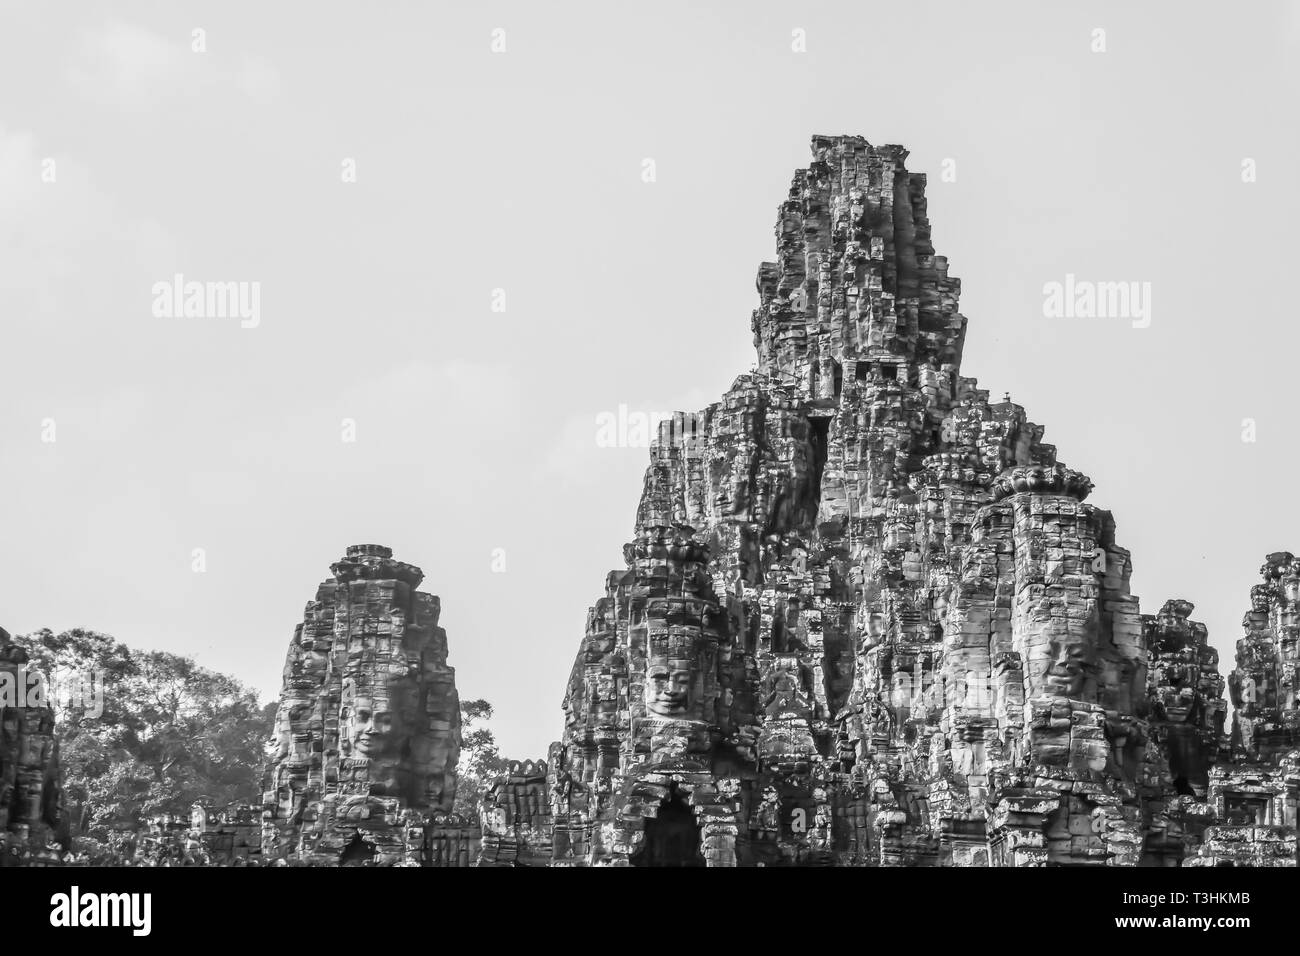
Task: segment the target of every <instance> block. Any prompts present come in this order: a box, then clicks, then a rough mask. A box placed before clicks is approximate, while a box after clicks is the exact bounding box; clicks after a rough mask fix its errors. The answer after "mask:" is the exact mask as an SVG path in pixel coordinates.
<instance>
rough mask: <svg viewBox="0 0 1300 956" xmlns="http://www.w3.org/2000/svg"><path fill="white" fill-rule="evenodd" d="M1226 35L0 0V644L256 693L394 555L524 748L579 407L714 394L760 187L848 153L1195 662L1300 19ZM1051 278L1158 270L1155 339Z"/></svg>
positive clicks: (1139, 277) (1235, 599) (1274, 9)
mask: <svg viewBox="0 0 1300 956" xmlns="http://www.w3.org/2000/svg"><path fill="white" fill-rule="evenodd" d="M805 6H806V8H805ZM1228 9H1229V10H1231V11H1232V12H1231V13H1224V12H1223V11H1222V10H1221V9H1220V8H1218V7H1211V6H1209V5H1198V4H1196V3H1187V2H1179V3H1143V4H1140V5H1139V4H1114V5H1099V4H1088V5H1087V8H1086V9H1084V7H1083V5H1078V4H1050V5H1049V4H1042V3H1037V2H1026V3H1014V4H1012V3H1006V4H996V5H994V4H980V5H977V4H973V3H964V2H963V3H951V4H949V3H935V4H924V3H913V2H908V3H900V2H892V3H869V2H862V0H854V2H845V3H830V2H819V3H815V4H807V5H804V6H801V5H796V4H777V3H739V2H737V3H729V4H724V3H714V4H704V3H700V2H698V0H696V2H689V3H686V2H683V3H654V4H637V5H626V6H618V7H616V6H615V5H612V4H608V3H590V4H579V3H561V2H548V3H539V2H536V0H531V2H524V3H517V4H506V3H474V4H469V3H466V4H461V5H459V6H458V7H457V8H455V9H453V8H452V7H451V6H450V5H449V4H428V3H411V4H401V5H398V4H391V5H390V4H372V5H358V4H354V3H347V4H335V3H328V2H318V3H310V4H308V3H301V4H290V3H284V4H265V3H247V4H242V3H229V2H223V3H203V4H189V3H183V2H168V3H160V4H135V3H115V4H112V5H111V6H110V5H107V4H86V5H84V6H81V7H78V6H76V5H58V6H55V5H50V4H39V3H30V4H13V3H8V2H6V3H4V4H3V16H2V23H0V323H3V327H2V329H0V332H2V335H0V356H3V360H4V361H3V371H2V372H0V382H2V383H3V384H2V386H0V452H2V455H3V457H2V459H0V461H2V462H3V471H2V472H0V476H2V477H0V482H2V486H3V489H4V490H3V493H2V494H0V533H2V534H3V536H4V547H3V549H0V624H3V625H4V626H5V627H7V628H8V629H10V630H11V631H16V632H26V631H30V630H33V629H36V628H38V627H49V628H52V629H55V630H63V629H67V628H71V627H86V628H93V629H95V630H99V631H105V632H108V633H110V634H112V635H113V636H115V637H116V638H118V639H119V640H121V641H124V642H126V643H128V644H131V645H133V646H137V647H143V648H160V649H165V650H169V651H175V652H180V653H185V654H192V655H193V656H194V657H195V658H197V659H198V660H199V661H200V662H201V663H202V664H204V665H207V666H209V667H212V668H216V669H218V670H221V671H226V672H229V673H231V674H233V675H235V676H237V677H239V678H241V679H243V680H245V681H246V682H248V683H250V684H252V685H254V686H255V687H257V688H258V689H259V690H261V691H262V692H263V694H264V695H269V696H271V697H275V696H278V693H279V676H280V669H281V666H282V663H283V659H284V653H285V648H286V646H287V643H288V641H289V639H290V637H291V635H292V633H293V627H294V624H295V623H297V622H298V621H299V620H301V616H302V610H303V605H304V603H305V602H306V601H308V600H309V599H311V598H312V596H313V595H314V593H315V589H316V586H317V584H318V583H319V582H320V581H321V580H323V579H324V578H326V577H327V576H328V574H329V565H330V563H331V562H333V561H335V560H336V559H337V558H338V557H339V556H341V555H342V553H343V551H344V549H345V548H346V546H347V545H349V544H354V543H362V542H367V543H369V542H374V543H381V544H387V545H389V546H391V547H392V548H393V549H394V550H395V552H396V556H397V557H399V558H401V559H403V560H406V561H409V562H412V563H414V564H418V565H419V566H421V567H422V568H423V569H424V571H425V574H426V581H425V585H424V586H425V588H426V589H427V590H430V591H432V592H434V593H436V594H439V595H441V597H442V603H443V621H442V623H443V624H444V626H445V627H446V628H447V632H448V637H449V641H450V648H451V654H450V657H451V663H452V664H453V665H454V666H455V667H456V669H457V674H458V678H457V680H458V684H459V687H460V691H461V695H462V697H487V698H488V699H490V700H491V701H492V702H493V703H494V704H495V705H496V707H497V717H496V719H495V721H494V725H495V727H496V730H497V733H498V736H499V739H500V742H501V743H502V746H503V750H504V752H506V753H507V754H508V755H510V756H516V757H521V758H522V757H525V756H530V755H541V754H543V753H544V749H545V747H546V744H547V743H548V742H549V741H550V740H552V739H555V738H556V737H558V736H559V733H560V730H561V726H562V714H561V711H560V701H561V697H562V695H563V691H564V684H565V679H566V676H567V673H568V669H569V667H570V664H571V663H572V659H573V655H574V653H575V651H576V650H577V647H578V644H579V641H580V640H581V637H582V632H583V624H584V615H585V611H586V608H587V606H588V605H589V604H591V603H592V602H593V601H594V599H596V598H597V597H599V596H600V595H601V593H602V588H603V582H604V576H605V574H606V572H607V571H609V570H610V569H611V568H614V567H618V566H620V565H621V547H622V544H623V542H624V541H626V540H627V539H628V537H629V536H630V534H631V531H632V524H633V518H634V513H635V507H636V502H637V497H638V495H639V492H640V486H641V475H642V472H643V470H644V467H645V463H646V461H647V453H646V450H645V449H644V448H635V447H633V448H603V447H600V446H599V445H598V443H597V441H596V426H595V422H596V416H597V415H598V414H600V413H601V412H616V411H617V409H618V407H619V406H620V405H626V406H627V407H628V409H629V410H630V411H632V412H650V411H671V410H673V409H678V408H685V409H698V408H700V407H701V406H703V405H705V404H707V403H708V402H710V401H713V400H715V399H716V398H717V397H718V396H719V395H720V393H721V392H722V391H724V390H725V389H726V388H727V386H728V385H729V384H730V383H731V381H732V380H733V379H734V378H735V376H736V375H737V374H739V373H741V372H744V371H746V370H747V369H749V367H750V366H751V365H752V364H753V361H754V352H753V347H752V342H751V333H750V328H749V315H750V311H751V310H752V309H753V307H754V306H755V304H756V302H757V297H756V293H755V291H754V275H755V272H756V270H757V268H758V264H759V262H760V261H762V260H763V259H765V258H771V257H772V254H773V247H774V239H773V231H772V227H773V223H774V221H775V216H776V207H777V205H778V203H779V202H780V201H781V200H782V199H783V198H784V197H785V194H786V190H787V188H788V184H789V180H790V176H791V173H792V172H793V170H794V169H795V168H796V167H799V166H805V165H807V162H808V157H809V152H808V142H809V137H810V136H811V135H812V134H813V133H854V134H860V135H863V136H865V137H867V139H868V140H870V141H871V142H873V143H877V144H881V143H902V144H904V145H905V146H907V147H908V148H909V149H910V150H911V159H910V162H909V165H910V167H911V168H912V169H913V170H916V171H922V172H928V173H929V174H930V187H929V213H930V218H931V221H932V223H933V227H934V243H935V246H936V248H937V251H938V252H939V253H940V254H943V255H946V256H947V257H948V258H949V260H950V263H951V268H952V271H953V273H954V274H956V275H958V276H960V277H961V278H962V280H963V295H962V311H963V313H964V314H965V315H967V316H968V317H969V319H970V324H969V331H968V336H967V347H966V359H965V363H964V366H963V371H964V372H965V374H968V375H977V376H979V378H980V382H981V385H982V386H984V387H987V388H989V389H990V390H991V391H993V392H994V394H995V396H996V397H1000V396H1001V394H1002V393H1003V392H1004V391H1010V393H1011V395H1012V398H1013V400H1014V401H1016V402H1019V403H1021V404H1023V405H1025V406H1026V408H1027V409H1028V412H1029V415H1030V417H1031V418H1032V419H1033V420H1034V421H1037V422H1039V423H1041V424H1044V425H1046V427H1047V434H1046V440H1047V441H1050V442H1053V443H1055V444H1056V445H1057V446H1058V447H1059V449H1060V456H1061V458H1062V460H1064V461H1065V462H1066V463H1068V464H1069V465H1071V466H1072V467H1076V468H1079V469H1081V470H1082V471H1084V472H1086V473H1087V474H1089V475H1090V476H1091V477H1092V478H1093V480H1094V481H1095V482H1096V485H1097V490H1096V491H1095V492H1094V495H1093V497H1092V499H1091V500H1092V501H1094V502H1095V503H1096V504H1098V505H1100V506H1102V507H1107V508H1111V509H1112V510H1113V511H1114V512H1115V515H1116V519H1117V521H1118V526H1119V540H1120V543H1121V544H1123V545H1125V546H1126V547H1128V548H1130V549H1131V550H1132V551H1133V555H1134V566H1135V572H1134V576H1133V588H1134V591H1135V593H1137V594H1138V595H1140V597H1141V600H1142V609H1143V611H1144V612H1148V613H1150V612H1154V611H1156V610H1158V609H1159V607H1160V605H1161V604H1162V603H1163V602H1164V601H1165V600H1166V599H1167V598H1170V597H1175V596H1178V597H1185V598H1187V599H1188V600H1191V601H1193V602H1195V604H1196V605H1197V610H1196V613H1195V614H1194V615H1193V616H1194V617H1195V618H1197V619H1200V620H1203V621H1205V622H1206V623H1207V624H1208V626H1209V627H1210V633H1211V638H1212V640H1213V642H1214V644H1215V646H1217V647H1218V648H1219V649H1220V652H1221V654H1222V655H1223V658H1224V665H1225V666H1224V668H1223V669H1224V670H1225V672H1226V670H1227V669H1229V668H1230V667H1231V659H1232V649H1233V647H1234V643H1235V641H1236V638H1237V637H1238V636H1239V634H1240V621H1241V617H1242V614H1243V613H1244V612H1245V611H1246V609H1247V607H1248V603H1249V589H1250V587H1251V585H1252V584H1253V583H1255V581H1256V580H1257V574H1258V568H1259V565H1260V564H1261V563H1262V561H1263V558H1264V555H1265V554H1266V553H1267V552H1269V551H1273V550H1282V549H1286V548H1291V549H1295V550H1300V513H1297V509H1296V508H1295V506H1294V499H1295V493H1294V485H1295V482H1296V481H1297V480H1298V479H1297V476H1298V475H1300V453H1298V451H1297V436H1296V428H1295V418H1296V402H1297V397H1296V390H1295V387H1294V385H1293V379H1294V368H1295V365H1296V351H1297V346H1298V345H1300V333H1297V331H1296V324H1295V323H1296V318H1295V307H1294V301H1293V295H1292V294H1291V293H1292V288H1291V287H1292V284H1293V280H1292V276H1293V275H1294V273H1295V269H1296V261H1297V244H1296V241H1295V234H1296V233H1295V221H1296V219H1297V213H1298V212H1300V210H1298V209H1297V205H1298V203H1297V200H1298V199H1300V187H1298V186H1297V176H1298V175H1300V173H1298V172H1297V171H1298V170H1300V155H1298V150H1297V145H1298V144H1297V135H1298V134H1297V127H1296V122H1295V120H1296V114H1297V111H1296V92H1297V83H1298V80H1300V78H1298V77H1297V75H1296V72H1295V69H1296V68H1295V66H1294V65H1293V64H1294V62H1295V61H1296V54H1297V52H1300V51H1298V50H1297V46H1298V45H1300V21H1298V20H1297V16H1296V8H1295V6H1294V5H1292V6H1290V7H1288V5H1287V4H1284V3H1252V4H1249V5H1239V6H1236V7H1228ZM1247 12H1248V13H1249V14H1250V16H1249V17H1247V16H1245V15H1244V14H1245V13H1247ZM1097 29H1102V30H1104V31H1105V33H1104V44H1105V51H1104V52H1093V47H1094V46H1097V45H1098V42H1097V40H1098V36H1099V35H1098V34H1096V33H1095V32H1094V31H1096V30H1097ZM195 30H202V31H204V32H203V33H202V34H198V35H196V34H195V33H194V31H195ZM494 30H501V31H504V32H503V33H496V34H494V32H493V31H494ZM795 31H803V33H802V37H803V45H804V47H805V50H804V52H798V51H797V50H796V49H794V48H795V47H797V46H799V45H800V34H797V33H795ZM196 37H197V39H196ZM494 43H495V45H496V46H497V47H498V48H500V47H501V45H502V44H503V43H504V51H503V52H494V51H493V45H494ZM196 45H198V46H202V47H203V50H202V52H196V51H195V49H194V48H195V46H196ZM1288 61H1290V62H1288ZM647 159H652V160H653V161H654V165H653V168H654V181H653V182H646V181H645V176H644V175H643V173H644V171H645V169H646V168H647V167H646V164H645V162H644V161H645V160H647ZM48 160H53V162H52V163H50V162H47V161H48ZM945 160H951V161H952V162H951V163H949V164H948V166H947V167H945V165H944V163H945ZM1246 160H1253V168H1254V170H1255V181H1254V182H1245V181H1243V162H1244V161H1246ZM349 161H350V162H351V164H352V165H349ZM945 168H947V169H949V170H955V173H956V177H955V181H943V179H942V178H941V175H940V174H941V172H942V171H943V170H944V169H945ZM350 170H354V171H355V176H354V177H351V176H350ZM349 178H355V181H345V180H347V179H349ZM949 178H951V177H949ZM1247 178H1249V177H1247ZM51 179H52V180H53V181H49V180H51ZM177 273H180V274H182V275H183V276H184V277H185V279H186V280H187V281H191V280H197V281H205V282H208V281H210V282H216V281H231V282H243V283H249V284H250V285H249V286H247V287H246V288H249V289H251V288H252V287H251V283H253V282H257V283H260V286H259V291H260V303H259V305H260V309H259V314H258V322H257V324H256V327H243V326H244V325H247V324H249V323H246V322H241V321H240V318H239V317H238V316H234V317H224V318H223V317H189V318H184V317H172V318H167V317H165V316H160V315H156V314H155V311H157V310H156V309H155V308H154V306H155V292H154V285H155V283H159V282H170V281H172V279H173V276H175V275H176V274H177ZM1067 274H1074V275H1075V276H1076V277H1078V278H1080V279H1086V280H1092V281H1136V282H1149V283H1151V290H1152V291H1151V322H1150V326H1149V327H1147V328H1135V327H1134V326H1133V323H1132V322H1130V321H1127V320H1125V319H1087V318H1047V317H1045V316H1044V308H1043V302H1044V294H1043V287H1044V285H1045V283H1049V282H1054V281H1064V279H1065V276H1066V275H1067ZM494 290H504V296H503V297H502V296H501V295H500V294H499V293H496V292H494ZM494 295H495V296H496V297H495V299H494ZM494 303H495V304H496V305H497V306H498V307H500V306H501V305H502V304H503V303H504V311H494V309H493V305H494ZM1247 418H1249V419H1253V420H1254V422H1255V428H1256V440H1255V441H1254V442H1248V441H1243V440H1242V436H1243V419H1247ZM344 419H350V420H352V421H353V422H354V423H355V439H356V440H355V441H351V442H349V441H344V440H343V439H344V437H345V436H344V427H345V426H344V424H343V422H344ZM51 426H53V428H52V430H51ZM51 437H53V438H54V440H53V441H49V440H44V439H48V438H51ZM195 549H203V556H204V559H205V564H206V570H204V571H202V573H199V572H196V571H195V570H194V557H193V556H194V552H195ZM496 549H500V550H499V551H498V550H496ZM502 561H504V570H501V568H502ZM494 564H495V567H494Z"/></svg>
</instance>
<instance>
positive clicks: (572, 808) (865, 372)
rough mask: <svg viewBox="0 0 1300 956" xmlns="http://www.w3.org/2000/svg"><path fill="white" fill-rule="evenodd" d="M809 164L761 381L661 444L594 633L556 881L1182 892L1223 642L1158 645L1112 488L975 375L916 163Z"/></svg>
mask: <svg viewBox="0 0 1300 956" xmlns="http://www.w3.org/2000/svg"><path fill="white" fill-rule="evenodd" d="M812 153H813V158H812V163H811V164H810V165H809V167H808V168H807V169H804V170H800V171H798V172H797V173H796V174H795V177H794V181H793V183H792V185H791V187H790V191H789V194H788V196H787V198H786V199H785V201H784V202H783V203H782V204H781V206H780V209H779V210H778V214H777V222H776V230H775V231H776V258H775V260H774V261H772V262H767V263H763V264H762V265H761V266H760V268H759V270H758V279H757V287H758V295H759V306H758V308H757V309H756V310H755V311H754V314H753V320H752V329H753V334H754V342H755V346H756V348H757V353H758V363H757V366H756V368H755V369H754V370H753V371H751V372H750V373H748V374H745V375H742V376H740V377H739V378H738V379H736V381H735V383H734V384H733V385H732V387H731V389H730V390H729V391H728V392H727V394H726V395H724V396H723V398H722V400H721V401H720V402H718V403H716V404H714V405H711V406H710V407H708V408H706V409H704V410H703V411H702V412H700V413H699V414H698V415H694V416H686V417H682V418H678V419H674V420H671V421H669V422H665V423H664V424H663V425H662V426H661V429H660V434H659V438H658V441H657V442H656V443H655V444H654V445H653V446H652V449H651V461H650V466H649V468H648V470H647V472H646V478H645V486H644V490H643V493H642V496H641V502H640V505H639V507H638V509H637V513H636V514H637V516H636V527H635V532H634V536H633V540H632V541H631V543H629V544H628V546H627V547H626V549H625V556H626V567H625V568H622V569H619V570H617V571H614V572H612V573H611V574H610V576H609V578H608V580H607V582H606V588H605V596H604V597H602V598H601V599H600V600H599V601H598V602H597V603H596V605H595V606H594V607H593V608H592V610H591V612H590V614H589V616H588V621H587V629H586V636H585V637H584V639H583V642H582V645H581V648H580V650H579V653H578V656H577V659H576V661H575V662H574V666H573V670H572V674H571V677H570V680H569V684H568V688H567V691H566V694H565V698H564V712H565V729H564V735H563V738H562V739H561V740H560V741H559V742H558V743H557V744H555V745H553V747H552V748H551V752H550V754H549V755H548V761H547V766H548V768H549V769H548V775H549V786H550V789H551V800H552V819H553V834H552V838H553V840H552V857H553V863H554V864H555V865H570V866H585V865H638V864H644V865H657V866H695V865H708V866H733V865H768V866H772V865H792V864H798V865H841V866H855V865H857V866H862V865H866V866H889V865H913V866H936V865H948V866H954V865H955V866H998V865H1005V866H1021V865H1030V866H1039V865H1109V866H1126V865H1137V864H1138V863H1140V862H1158V863H1162V864H1165V865H1177V864H1178V863H1179V862H1181V860H1182V859H1183V856H1184V855H1185V853H1186V852H1187V848H1186V844H1185V841H1184V838H1183V832H1184V831H1183V830H1182V829H1180V826H1181V825H1180V823H1179V820H1178V812H1177V811H1178V808H1179V807H1181V806H1182V804H1181V803H1179V801H1180V800H1182V801H1183V802H1184V803H1185V802H1186V801H1195V800H1196V799H1197V794H1196V792H1195V790H1196V788H1198V787H1199V788H1200V792H1201V796H1202V798H1203V796H1204V792H1205V788H1206V786H1207V770H1206V767H1207V760H1212V759H1213V756H1214V754H1215V753H1217V747H1218V736H1221V733H1220V731H1221V726H1222V714H1223V702H1222V699H1221V688H1222V682H1221V681H1218V680H1217V671H1215V672H1214V676H1213V677H1211V676H1205V677H1204V679H1202V676H1201V674H1200V668H1201V667H1202V665H1205V666H1209V667H1211V668H1213V667H1214V666H1216V664H1217V659H1214V658H1212V656H1211V655H1207V654H1205V653H1203V652H1202V651H1201V650H1199V648H1200V647H1201V646H1202V645H1203V644H1204V629H1203V628H1201V629H1200V631H1197V630H1195V627H1199V625H1196V626H1195V627H1192V626H1191V625H1189V624H1187V622H1186V620H1185V616H1186V611H1187V610H1189V609H1190V605H1186V602H1174V603H1175V607H1174V608H1173V609H1172V610H1167V611H1166V612H1165V613H1164V615H1163V617H1161V618H1160V620H1155V619H1151V620H1147V621H1144V619H1143V618H1142V617H1141V615H1140V614H1139V610H1138V603H1137V599H1136V597H1134V596H1133V595H1131V594H1130V593H1129V575H1130V571H1131V562H1130V558H1129V553H1128V551H1126V550H1125V549H1124V548H1122V547H1121V546H1120V545H1119V543H1118V541H1117V538H1116V533H1115V522H1114V520H1113V519H1112V517H1111V515H1110V513H1109V512H1107V511H1105V510H1103V509H1101V508H1098V507H1096V506H1095V505H1093V504H1092V503H1090V501H1089V500H1088V498H1089V495H1090V493H1091V491H1092V482H1091V481H1090V480H1089V479H1088V478H1087V476H1085V475H1084V474H1082V473H1080V472H1078V471H1076V470H1074V469H1071V468H1068V467H1066V466H1065V465H1064V464H1063V463H1062V462H1060V461H1059V460H1058V459H1057V454H1056V449H1055V448H1054V447H1053V446H1052V445H1047V444H1044V443H1043V441H1042V438H1043V428H1042V427H1041V426H1039V425H1036V424H1034V423H1033V422H1031V421H1030V420H1029V419H1028V417H1027V416H1026V414H1025V410H1024V409H1023V408H1022V407H1021V406H1020V405H1017V404H1015V403H1013V402H1011V401H1010V399H1009V397H1008V398H1006V399H1004V400H1003V401H991V400H990V398H989V393H988V392H987V391H986V390H984V389H981V388H979V387H978V384H977V382H976V380H975V379H973V378H968V377H966V376H964V375H962V371H961V360H962V348H963V343H964V339H965V335H966V326H967V323H966V319H965V317H963V316H962V315H961V314H960V312H959V311H958V306H957V298H958V293H959V290H960V284H959V282H958V280H957V279H956V278H954V277H952V276H951V275H949V273H948V263H947V260H946V259H944V257H942V256H940V255H937V254H936V253H935V250H934V246H933V245H932V243H931V240H930V223H929V220H928V218H927V209H926V198H925V177H924V176H923V175H919V174H916V173H911V172H909V171H908V170H907V168H906V166H905V165H904V161H905V159H906V156H907V152H906V150H904V149H903V148H901V147H898V146H882V147H874V146H872V145H870V144H869V143H867V142H866V141H865V140H864V139H862V138H860V137H854V136H834V137H830V136H817V137H814V138H813V141H812ZM1183 605H1186V608H1185V609H1184V607H1183ZM1179 614H1182V615H1183V616H1182V617H1179ZM1198 641H1199V642H1200V643H1199V644H1198ZM1154 644H1159V647H1153V645H1154ZM1198 654H1199V655H1200V656H1199V657H1198V656H1197V655H1198ZM1161 655H1163V657H1161ZM1157 658H1159V661H1157ZM1184 660H1186V661H1187V662H1188V663H1187V664H1186V665H1185V666H1184V664H1183V661H1184ZM1158 662H1163V663H1162V668H1163V669H1162V670H1161V672H1160V681H1161V682H1163V683H1155V682H1153V679H1152V676H1151V673H1150V672H1151V669H1152V667H1153V664H1154V663H1158ZM1179 668H1181V669H1179ZM1187 674H1191V675H1192V676H1191V677H1190V678H1186V687H1185V688H1184V683H1185V680H1184V679H1185V677H1186V675H1187ZM1184 690H1185V693H1184ZM1154 694H1164V695H1165V696H1166V697H1167V698H1168V703H1169V706H1168V707H1167V708H1166V709H1165V710H1162V711H1161V715H1160V719H1161V722H1160V726H1159V727H1158V728H1157V731H1158V732H1153V728H1152V725H1151V721H1150V715H1151V703H1152V695H1154ZM1180 695H1181V696H1180ZM1189 715H1190V716H1189ZM1215 715H1218V716H1217V721H1218V722H1217V723H1216V722H1215ZM1175 723H1178V724H1179V726H1174V724H1175ZM1183 723H1185V724H1186V726H1182V725H1181V724H1183ZM1207 755H1208V756H1207ZM1171 760H1172V761H1173V764H1172V765H1173V766H1174V767H1175V770H1174V771H1171V770H1170V767H1171ZM1179 788H1182V789H1181V790H1180V789H1179ZM1170 814H1173V817H1174V819H1173V820H1172V821H1171V820H1170V819H1169V816H1170ZM1157 818H1158V819H1157ZM1153 834H1154V835H1155V836H1156V837H1158V839H1156V840H1154V842H1153V840H1152V835H1153ZM1149 843H1150V844H1152V845H1150V846H1149V845H1148V844H1149ZM1157 843H1158V846H1157V845H1155V844H1157Z"/></svg>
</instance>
